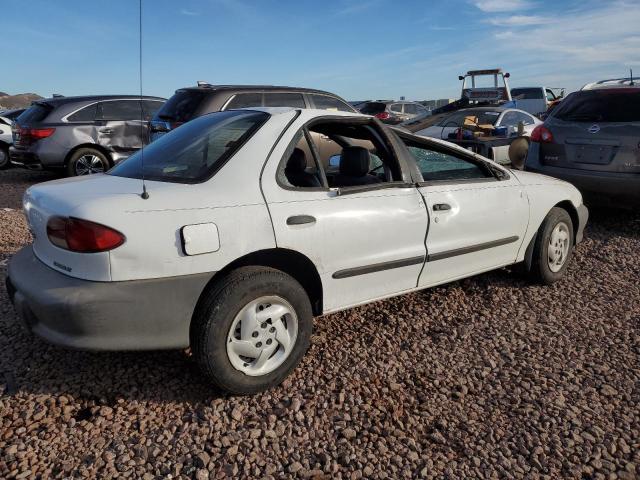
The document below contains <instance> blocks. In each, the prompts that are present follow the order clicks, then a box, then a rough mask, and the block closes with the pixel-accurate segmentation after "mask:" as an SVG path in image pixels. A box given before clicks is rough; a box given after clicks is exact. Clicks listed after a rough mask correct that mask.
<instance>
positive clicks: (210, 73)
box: [0, 0, 640, 100]
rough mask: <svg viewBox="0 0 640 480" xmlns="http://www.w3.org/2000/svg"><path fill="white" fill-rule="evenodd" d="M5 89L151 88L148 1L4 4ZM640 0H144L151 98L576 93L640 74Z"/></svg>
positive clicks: (1, 73)
mask: <svg viewBox="0 0 640 480" xmlns="http://www.w3.org/2000/svg"><path fill="white" fill-rule="evenodd" d="M0 12H1V16H0V26H1V27H2V31H3V35H2V42H1V44H2V53H1V54H0V55H1V58H2V68H1V69H0V91H5V92H8V93H12V94H13V93H22V92H36V93H39V94H41V95H44V96H49V95H51V94H52V93H54V92H55V93H61V94H64V95H79V94H97V93H137V91H138V0H111V1H109V2H94V1H86V0H66V1H56V2H52V1H50V0H29V1H24V0H0ZM638 25H640V0H605V1H602V0H598V1H596V0H580V1H577V0H551V1H550V0H440V1H437V0H430V1H426V0H425V1H420V0H405V1H397V0H395V1H394V0H360V1H352V0H325V1H322V2H318V1H310V0H296V1H289V0H279V1H278V0H253V1H250V0H182V1H179V2H178V1H173V2H172V1H168V0H143V77H144V78H143V83H144V93H145V94H150V95H160V96H165V97H168V96H170V95H171V94H172V93H173V91H174V90H175V89H176V88H179V87H182V86H187V85H193V84H195V82H196V80H206V81H209V82H211V83H249V84H253V83H259V84H281V85H295V86H306V87H314V88H320V89H325V90H329V91H333V92H335V93H337V94H339V95H341V96H343V97H345V98H347V99H349V100H361V99H368V98H398V97H400V96H405V97H407V98H408V99H419V100H422V99H430V98H447V97H450V98H454V97H457V96H458V95H459V90H460V86H459V82H458V80H457V76H458V75H459V74H461V73H463V72H465V71H467V70H469V69H473V68H492V67H498V66H499V67H503V68H505V69H506V70H508V71H509V72H511V75H512V78H511V84H512V86H526V85H546V86H551V87H567V88H569V90H572V89H576V88H579V87H580V86H582V85H583V84H585V83H587V82H590V81H594V80H597V79H601V78H605V77H612V76H614V77H615V76H624V75H627V73H628V70H629V68H630V67H634V66H635V67H636V71H637V74H638V76H640V29H639V28H638Z"/></svg>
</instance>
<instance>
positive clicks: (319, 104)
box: [309, 95, 353, 112]
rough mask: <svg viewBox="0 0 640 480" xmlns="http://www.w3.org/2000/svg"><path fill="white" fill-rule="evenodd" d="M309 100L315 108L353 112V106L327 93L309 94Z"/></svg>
mask: <svg viewBox="0 0 640 480" xmlns="http://www.w3.org/2000/svg"><path fill="white" fill-rule="evenodd" d="M309 97H310V98H311V101H312V102H313V104H314V105H315V108H318V109H320V110H333V111H336V110H337V111H340V112H353V107H351V106H350V105H347V104H346V103H344V102H343V101H341V100H338V99H337V98H334V97H330V96H328V95H309Z"/></svg>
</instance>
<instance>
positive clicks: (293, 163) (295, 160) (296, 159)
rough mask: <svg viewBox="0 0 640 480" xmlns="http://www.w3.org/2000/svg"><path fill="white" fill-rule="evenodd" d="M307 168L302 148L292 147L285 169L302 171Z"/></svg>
mask: <svg viewBox="0 0 640 480" xmlns="http://www.w3.org/2000/svg"><path fill="white" fill-rule="evenodd" d="M306 168H307V156H306V155H305V154H304V150H301V149H299V148H294V149H293V152H291V156H290V157H289V161H288V162H287V166H286V167H285V171H287V172H289V173H302V172H304V171H305V169H306Z"/></svg>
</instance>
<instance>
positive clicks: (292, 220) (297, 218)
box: [287, 215, 316, 225]
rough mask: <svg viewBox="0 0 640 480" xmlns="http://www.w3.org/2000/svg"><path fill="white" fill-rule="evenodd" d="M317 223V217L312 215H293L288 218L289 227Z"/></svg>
mask: <svg viewBox="0 0 640 480" xmlns="http://www.w3.org/2000/svg"><path fill="white" fill-rule="evenodd" d="M311 223H316V219H315V217H312V216H311V215H293V216H292V217H289V218H287V225H306V224H311Z"/></svg>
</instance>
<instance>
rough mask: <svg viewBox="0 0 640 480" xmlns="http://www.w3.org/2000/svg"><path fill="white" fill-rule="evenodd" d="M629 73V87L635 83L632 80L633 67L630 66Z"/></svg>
mask: <svg viewBox="0 0 640 480" xmlns="http://www.w3.org/2000/svg"><path fill="white" fill-rule="evenodd" d="M629 73H630V74H631V77H630V78H629V80H630V82H629V86H630V87H634V86H635V85H636V84H635V82H634V81H633V68H630V69H629Z"/></svg>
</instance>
